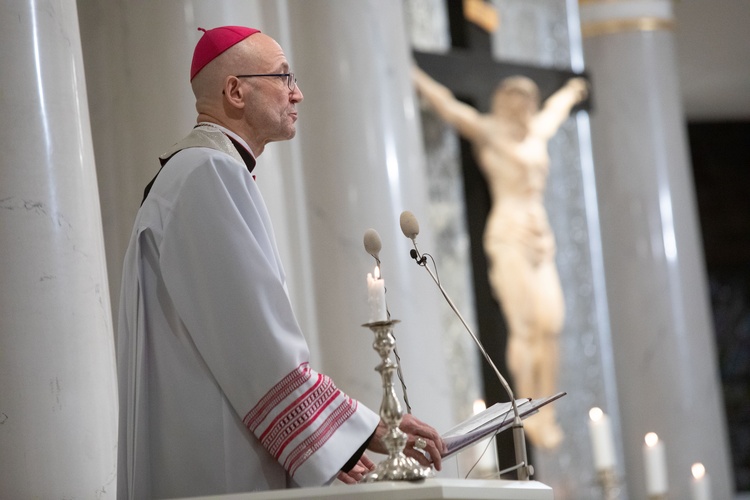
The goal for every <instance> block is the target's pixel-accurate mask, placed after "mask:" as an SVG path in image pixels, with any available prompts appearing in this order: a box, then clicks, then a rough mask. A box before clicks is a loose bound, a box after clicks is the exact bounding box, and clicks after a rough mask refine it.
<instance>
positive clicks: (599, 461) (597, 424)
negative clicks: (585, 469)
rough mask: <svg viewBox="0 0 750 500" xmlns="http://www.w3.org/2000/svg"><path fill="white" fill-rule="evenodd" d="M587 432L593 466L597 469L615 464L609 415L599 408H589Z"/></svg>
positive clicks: (600, 469)
mask: <svg viewBox="0 0 750 500" xmlns="http://www.w3.org/2000/svg"><path fill="white" fill-rule="evenodd" d="M589 418H590V420H589V434H590V435H591V446H592V448H593V451H594V467H595V468H596V470H597V471H602V470H608V469H612V468H614V466H615V443H614V440H613V439H612V426H611V424H610V422H609V417H608V416H607V414H606V413H604V412H603V411H602V410H601V409H599V408H596V407H594V408H591V410H589Z"/></svg>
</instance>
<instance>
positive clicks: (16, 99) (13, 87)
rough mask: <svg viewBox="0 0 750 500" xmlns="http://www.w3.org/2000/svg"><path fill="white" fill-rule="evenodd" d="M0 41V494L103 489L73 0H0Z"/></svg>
mask: <svg viewBox="0 0 750 500" xmlns="http://www.w3.org/2000/svg"><path fill="white" fill-rule="evenodd" d="M0 46H2V47H3V49H2V51H0V89H2V91H0V111H2V114H3V116H4V117H5V118H6V119H5V125H4V126H3V127H2V128H0V151H2V157H0V240H2V242H3V243H2V252H0V283H2V287H0V380H2V383H1V384H0V463H2V464H3V465H2V467H0V497H2V498H114V495H115V491H116V490H117V488H116V485H117V484H116V479H117V478H116V459H117V385H116V376H115V363H114V339H113V336H112V319H111V312H110V307H109V289H108V284H107V274H106V267H105V257H104V246H103V236H102V222H101V217H100V212H99V196H98V192H97V184H96V172H95V168H94V155H93V148H92V142H91V130H90V124H89V109H88V103H87V98H86V87H85V80H84V73H83V61H82V55H81V42H80V38H79V28H78V17H77V11H76V3H75V1H73V0H52V1H48V2H41V1H26V2H3V4H2V6H0Z"/></svg>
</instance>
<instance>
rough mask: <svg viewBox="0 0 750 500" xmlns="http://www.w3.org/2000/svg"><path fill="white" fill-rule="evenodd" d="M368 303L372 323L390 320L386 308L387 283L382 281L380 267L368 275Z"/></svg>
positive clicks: (376, 267)
mask: <svg viewBox="0 0 750 500" xmlns="http://www.w3.org/2000/svg"><path fill="white" fill-rule="evenodd" d="M367 303H368V305H369V306H370V320H369V322H370V323H374V322H376V321H386V320H387V319H388V313H387V311H386V307H385V281H384V280H382V279H380V268H378V266H375V269H374V270H373V272H372V273H367Z"/></svg>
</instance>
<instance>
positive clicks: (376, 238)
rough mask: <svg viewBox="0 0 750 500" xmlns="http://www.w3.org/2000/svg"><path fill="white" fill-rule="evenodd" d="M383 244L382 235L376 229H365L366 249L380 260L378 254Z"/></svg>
mask: <svg viewBox="0 0 750 500" xmlns="http://www.w3.org/2000/svg"><path fill="white" fill-rule="evenodd" d="M382 247H383V244H382V243H381V241H380V235H379V234H378V232H377V231H375V230H374V229H368V230H367V231H365V251H366V252H367V253H369V254H370V255H372V256H373V257H375V258H376V259H378V260H380V258H379V257H378V255H379V254H380V249H381V248H382Z"/></svg>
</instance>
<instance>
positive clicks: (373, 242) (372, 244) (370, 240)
mask: <svg viewBox="0 0 750 500" xmlns="http://www.w3.org/2000/svg"><path fill="white" fill-rule="evenodd" d="M364 245H365V251H366V252H367V253H368V254H370V255H372V258H373V259H375V263H376V265H377V266H378V271H380V249H381V248H383V243H382V242H381V240H380V235H379V234H378V232H377V231H376V230H374V229H372V228H370V229H368V230H367V231H365V236H364ZM379 274H380V276H381V277H382V276H383V273H382V272H380V273H379ZM385 312H386V315H387V317H388V319H389V320H390V319H391V312H390V311H389V310H388V301H386V303H385ZM391 335H393V333H391ZM393 338H394V339H395V338H396V337H395V336H394V337H393ZM393 355H394V356H395V357H396V375H398V380H399V382H401V389H402V390H403V391H404V404H405V405H406V412H407V413H409V414H411V404H410V403H409V395H408V394H407V392H406V382H405V381H404V374H403V373H402V372H401V356H399V355H398V349H397V348H396V346H395V345H394V346H393Z"/></svg>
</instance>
